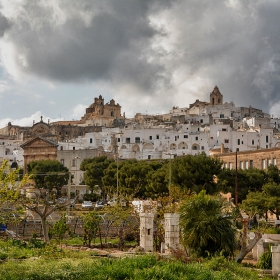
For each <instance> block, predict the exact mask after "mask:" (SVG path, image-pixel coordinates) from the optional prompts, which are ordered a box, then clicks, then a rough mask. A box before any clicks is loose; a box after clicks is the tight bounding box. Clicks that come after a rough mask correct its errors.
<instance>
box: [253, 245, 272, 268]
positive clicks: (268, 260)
mask: <svg viewBox="0 0 280 280" xmlns="http://www.w3.org/2000/svg"><path fill="white" fill-rule="evenodd" d="M256 266H257V267H258V268H261V269H271V268H272V253H271V251H270V250H269V251H268V252H264V253H263V254H262V255H261V256H260V260H259V261H258V263H257V264H256Z"/></svg>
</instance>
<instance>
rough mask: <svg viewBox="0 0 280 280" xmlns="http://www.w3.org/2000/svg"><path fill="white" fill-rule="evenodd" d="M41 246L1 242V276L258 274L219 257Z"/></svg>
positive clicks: (207, 279) (204, 278)
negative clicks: (184, 258) (187, 258)
mask: <svg viewBox="0 0 280 280" xmlns="http://www.w3.org/2000/svg"><path fill="white" fill-rule="evenodd" d="M41 245H42V244H41ZM41 245H40V243H36V242H33V244H32V243H30V244H24V243H20V242H19V243H14V244H12V242H11V241H8V242H4V241H0V259H1V263H0V279H1V280H17V279H18V280H19V279H20V280H37V279H38V280H39V279H40V280H41V279H47V280H58V279H59V280H63V279H73V280H79V279H83V280H86V279H97V280H104V279H108V280H110V279H112V280H113V279H114V280H118V279H119V280H125V279H135V280H136V279H137V280H144V279H145V280H153V279H164V280H169V279H170V280H185V279H188V280H192V279H193V280H212V279H213V280H237V279H240V280H241V279H242V280H244V279H246V280H251V279H252V280H253V279H258V273H259V272H257V271H253V270H251V269H248V268H244V267H243V266H242V265H240V264H237V263H235V262H232V261H227V260H226V259H224V258H222V257H217V258H213V259H210V260H204V261H203V262H201V263H198V262H190V263H182V262H180V261H178V260H171V259H168V260H167V259H162V258H160V257H159V256H157V255H149V256H148V255H145V256H143V255H142V256H134V257H126V258H122V259H112V258H108V257H96V255H94V254H93V253H92V252H86V251H70V250H65V249H61V248H60V247H59V246H56V245H53V246H41ZM262 279H271V278H266V277H263V278H262ZM275 279H276V278H275Z"/></svg>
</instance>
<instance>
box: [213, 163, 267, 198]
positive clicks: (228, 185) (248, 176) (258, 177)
mask: <svg viewBox="0 0 280 280" xmlns="http://www.w3.org/2000/svg"><path fill="white" fill-rule="evenodd" d="M235 172H236V171H235V169H223V170H222V171H221V172H220V173H219V174H218V176H217V179H218V180H217V190H219V191H221V192H224V193H228V192H230V193H232V196H233V197H235ZM266 178H267V175H266V173H265V171H264V170H260V169H257V168H250V169H245V170H242V169H238V170H237V179H238V202H242V200H243V199H245V198H246V196H247V194H248V192H249V191H260V190H262V186H263V184H264V182H265V179H266Z"/></svg>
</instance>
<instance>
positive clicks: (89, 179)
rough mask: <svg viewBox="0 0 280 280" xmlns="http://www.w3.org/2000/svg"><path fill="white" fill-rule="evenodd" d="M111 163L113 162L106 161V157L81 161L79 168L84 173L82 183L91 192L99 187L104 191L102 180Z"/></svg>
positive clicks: (110, 160)
mask: <svg viewBox="0 0 280 280" xmlns="http://www.w3.org/2000/svg"><path fill="white" fill-rule="evenodd" d="M112 162H114V160H113V159H108V158H107V157H106V156H102V157H94V158H89V159H85V160H83V161H82V163H81V166H80V168H81V170H83V171H85V173H84V181H85V184H86V185H88V186H89V187H90V189H91V190H92V191H93V190H94V188H95V186H99V187H100V189H101V190H104V188H103V182H102V178H103V176H104V172H105V170H106V169H107V168H108V166H109V165H110V164H111V163H112Z"/></svg>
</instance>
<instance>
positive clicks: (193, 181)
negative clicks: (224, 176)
mask: <svg viewBox="0 0 280 280" xmlns="http://www.w3.org/2000/svg"><path fill="white" fill-rule="evenodd" d="M221 168H222V162H221V161H220V160H219V159H218V158H213V157H209V156H207V155H206V154H205V153H202V154H199V155H197V156H192V155H186V156H183V157H179V158H175V159H174V160H173V162H172V183H173V184H175V185H176V186H179V187H180V188H182V189H190V190H192V191H195V192H196V193H199V192H200V191H201V190H206V192H207V193H209V194H213V193H215V192H216V182H215V180H214V176H217V175H218V174H219V173H220V172H221V170H222V169H221Z"/></svg>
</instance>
